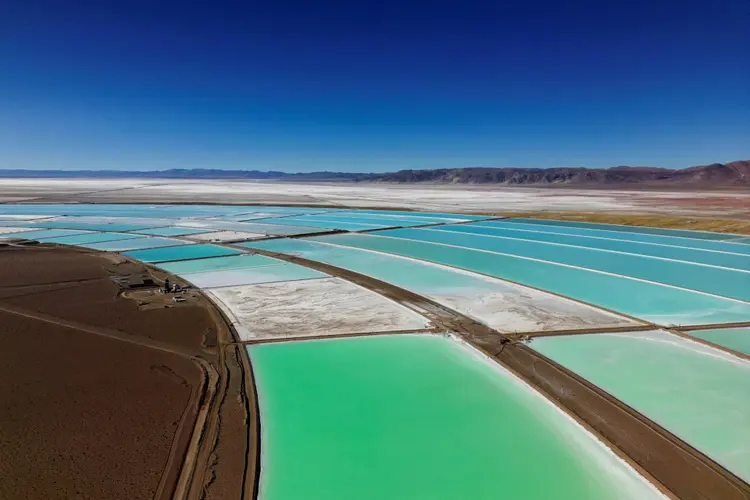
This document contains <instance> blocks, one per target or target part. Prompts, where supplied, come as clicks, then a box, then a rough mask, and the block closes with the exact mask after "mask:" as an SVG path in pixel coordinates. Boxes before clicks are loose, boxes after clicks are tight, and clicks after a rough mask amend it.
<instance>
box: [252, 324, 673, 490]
mask: <svg viewBox="0 0 750 500" xmlns="http://www.w3.org/2000/svg"><path fill="white" fill-rule="evenodd" d="M247 350H248V352H249V355H250V358H251V361H252V364H253V372H254V376H255V379H256V382H257V384H258V398H259V404H260V417H261V432H262V438H261V443H262V448H261V476H260V494H259V498H261V499H262V500H332V499H357V500H383V499H393V500H417V499H425V500H427V499H429V500H456V499H471V500H483V499H486V500H495V499H498V498H509V499H528V500H535V499H538V500H548V499H551V498H554V499H570V500H585V499H592V500H601V499H604V498H606V499H635V498H637V499H639V500H646V499H650V498H663V497H662V496H661V495H660V494H659V493H658V492H657V491H656V489H655V488H654V487H653V486H651V485H650V484H648V483H647V482H646V481H645V480H644V479H643V478H642V477H641V476H639V475H637V474H636V472H635V471H634V470H633V469H631V468H629V467H628V466H626V465H625V464H624V463H623V462H622V461H620V460H619V459H618V458H617V457H616V456H615V455H614V454H613V453H612V452H611V451H609V450H608V449H606V448H605V447H604V446H603V445H602V444H601V443H599V442H598V441H596V439H595V438H594V437H593V436H592V435H591V434H589V433H588V432H586V431H585V430H584V429H583V428H582V427H580V426H579V425H578V424H576V423H574V422H573V421H572V419H570V418H569V417H568V416H566V415H564V414H563V413H562V412H561V411H560V410H558V409H557V408H555V407H554V406H553V405H552V404H551V403H550V402H548V401H546V400H544V398H543V397H542V396H541V395H539V394H538V393H536V392H535V391H533V390H532V389H531V388H530V387H528V386H527V385H526V384H524V383H523V382H521V381H520V380H518V379H517V378H515V377H514V376H513V375H511V374H510V373H509V372H508V371H506V370H505V369H503V368H501V367H500V366H499V365H496V364H494V363H492V362H490V361H488V360H485V359H483V358H481V357H480V356H479V354H478V353H477V352H476V351H474V350H473V349H470V348H468V347H466V346H464V345H462V344H459V343H458V342H456V341H454V340H452V339H449V338H446V337H442V336H430V335H379V336H372V337H358V338H348V339H336V340H315V341H301V342H285V343H271V344H263V345H255V346H248V348H247Z"/></svg>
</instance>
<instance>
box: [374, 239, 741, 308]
mask: <svg viewBox="0 0 750 500" xmlns="http://www.w3.org/2000/svg"><path fill="white" fill-rule="evenodd" d="M377 234H378V235H382V236H390V237H395V238H405V239H410V240H419V241H426V242H430V243H441V244H446V245H456V246H460V247H465V248H470V249H479V250H487V251H491V252H501V253H509V254H512V255H518V256H521V257H531V258H534V259H541V260H545V261H548V262H559V263H561V264H567V265H571V266H580V267H585V268H587V269H595V270H598V271H605V272H609V273H615V274H621V275H624V276H632V277H635V278H640V279H645V280H650V281H656V282H658V283H666V284H669V285H675V286H680V287H684V288H689V289H691V290H699V291H702V292H706V293H713V294H716V295H721V296H724V297H730V298H735V299H740V300H750V272H744V271H737V270H731V269H723V268H716V267H707V266H701V265H696V264H692V263H687V262H680V261H673V260H664V259H657V258H651V257H645V256H640V255H631V254H623V253H616V252H611V251H603V250H592V249H589V248H583V247H576V246H561V245H555V244H549V243H545V242H536V241H525V240H518V239H512V238H507V237H492V236H487V235H479V234H468V233H459V232H453V231H438V230H433V229H397V230H392V231H382V232H378V233H377Z"/></svg>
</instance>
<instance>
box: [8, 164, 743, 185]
mask: <svg viewBox="0 0 750 500" xmlns="http://www.w3.org/2000/svg"><path fill="white" fill-rule="evenodd" d="M83 177H85V178H105V179H117V178H146V179H247V180H278V181H295V182H380V183H398V184H402V183H403V184H406V183H435V184H499V185H506V186H581V187H583V186H588V187H595V186H600V185H601V186H618V185H620V186H625V185H636V184H642V185H651V186H662V187H695V188H698V187H740V188H741V187H748V188H750V160H744V161H735V162H731V163H713V164H711V165H702V166H698V167H690V168H684V169H680V170H670V169H666V168H652V167H628V166H620V167H613V168H607V169H590V168H451V169H429V170H400V171H398V172H387V173H382V174H366V173H365V174H361V173H349V172H310V173H285V172H275V171H268V172H264V171H260V170H218V169H193V170H189V169H173V170H161V171H152V172H148V171H143V172H132V171H116V170H108V171H107V170H0V178H62V179H65V178H83Z"/></svg>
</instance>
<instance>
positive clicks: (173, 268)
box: [157, 254, 282, 275]
mask: <svg viewBox="0 0 750 500" xmlns="http://www.w3.org/2000/svg"><path fill="white" fill-rule="evenodd" d="M281 262H282V261H280V260H278V259H272V258H270V257H264V256H262V255H250V254H242V255H231V256H229V257H214V258H211V259H197V260H182V261H178V262H165V263H161V264H159V265H158V266H157V267H159V268H161V269H164V270H165V271H167V272H170V273H172V274H177V275H181V274H187V273H201V272H205V271H221V270H225V269H239V268H242V267H257V266H268V265H274V264H280V263H281Z"/></svg>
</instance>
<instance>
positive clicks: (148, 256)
mask: <svg viewBox="0 0 750 500" xmlns="http://www.w3.org/2000/svg"><path fill="white" fill-rule="evenodd" d="M182 243H184V242H182ZM241 253H242V251H241V250H236V249H234V248H227V247H221V246H218V245H208V244H207V245H203V244H201V245H180V246H171V247H165V248H150V249H146V250H136V251H132V252H125V255H127V256H128V257H132V258H134V259H137V260H140V261H141V262H167V261H176V260H190V259H202V258H206V257H225V256H227V255H238V254H241Z"/></svg>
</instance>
